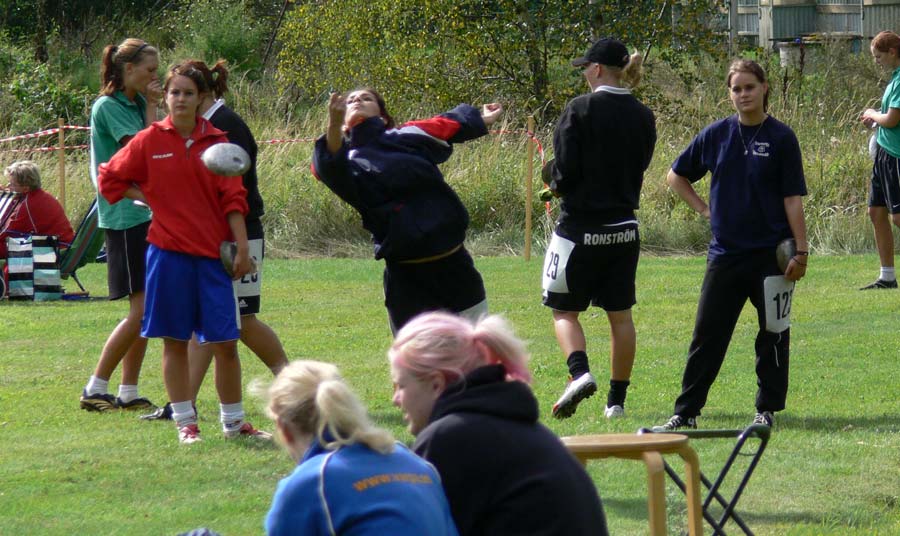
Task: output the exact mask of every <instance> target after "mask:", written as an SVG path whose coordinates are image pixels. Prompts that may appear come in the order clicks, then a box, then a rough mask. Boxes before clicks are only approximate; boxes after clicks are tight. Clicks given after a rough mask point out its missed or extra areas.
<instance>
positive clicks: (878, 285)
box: [859, 278, 897, 290]
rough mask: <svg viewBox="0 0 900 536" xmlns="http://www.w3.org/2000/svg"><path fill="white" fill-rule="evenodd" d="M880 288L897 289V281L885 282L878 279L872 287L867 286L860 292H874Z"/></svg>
mask: <svg viewBox="0 0 900 536" xmlns="http://www.w3.org/2000/svg"><path fill="white" fill-rule="evenodd" d="M880 288H897V280H896V279H895V280H893V281H885V280H884V279H881V278H879V279H876V280H875V282H874V283H872V284H871V285H866V286H864V287H862V288H860V289H859V290H874V289H880Z"/></svg>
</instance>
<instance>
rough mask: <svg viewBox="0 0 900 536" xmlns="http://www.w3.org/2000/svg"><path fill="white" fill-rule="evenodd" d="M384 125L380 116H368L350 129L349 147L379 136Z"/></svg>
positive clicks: (363, 143) (358, 145)
mask: <svg viewBox="0 0 900 536" xmlns="http://www.w3.org/2000/svg"><path fill="white" fill-rule="evenodd" d="M385 130H386V127H385V126H384V120H383V119H382V118H381V117H369V118H368V119H366V120H364V121H363V122H362V123H359V124H358V125H356V126H355V127H353V128H351V129H350V147H361V146H363V145H366V144H367V143H369V142H370V141H372V140H373V139H375V138H377V137H378V136H380V135H381V134H382V133H383V132H384V131H385Z"/></svg>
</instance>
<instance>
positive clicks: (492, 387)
mask: <svg viewBox="0 0 900 536" xmlns="http://www.w3.org/2000/svg"><path fill="white" fill-rule="evenodd" d="M413 450H414V451H415V452H416V453H417V454H419V455H420V456H422V457H423V458H425V459H426V460H428V461H430V462H431V463H432V464H434V466H435V467H437V470H438V472H439V473H440V475H441V481H442V482H443V484H444V490H445V491H446V493H447V499H448V500H449V501H450V510H451V512H452V513H453V518H454V519H455V520H456V526H457V528H458V529H459V533H460V534H461V535H462V536H475V535H482V534H483V535H497V534H503V535H507V536H512V535H517V534H528V535H531V536H538V535H547V536H550V535H563V534H564V535H573V536H578V535H582V534H583V535H587V534H590V535H597V534H607V528H606V518H605V516H604V513H603V507H602V505H601V503H600V497H599V496H598V495H597V489H596V487H595V486H594V483H593V482H592V481H591V479H590V477H589V476H588V475H587V473H586V472H585V470H584V468H583V467H582V465H581V464H580V463H579V462H578V461H577V460H576V459H575V458H574V457H573V456H572V455H571V454H570V453H569V452H568V450H566V448H565V446H564V445H563V444H562V442H561V441H560V440H559V438H558V437H556V435H554V434H553V432H551V431H550V430H549V429H547V428H546V427H545V426H543V425H542V424H540V423H539V422H538V404H537V399H535V397H534V395H533V394H532V392H531V389H530V388H529V387H528V386H527V385H526V384H525V383H522V382H519V381H506V369H505V368H504V367H503V366H502V365H489V366H484V367H481V368H478V369H475V370H474V371H472V372H471V373H469V374H468V375H467V376H466V377H465V378H463V379H462V380H460V381H459V382H456V383H454V384H452V385H450V386H449V387H447V389H446V390H445V391H444V393H443V394H441V396H440V398H438V400H437V401H436V402H435V405H434V409H433V410H432V414H431V418H430V420H429V424H428V426H426V427H425V429H424V430H422V432H421V433H420V434H419V436H418V437H417V438H416V442H415V444H414V445H413Z"/></svg>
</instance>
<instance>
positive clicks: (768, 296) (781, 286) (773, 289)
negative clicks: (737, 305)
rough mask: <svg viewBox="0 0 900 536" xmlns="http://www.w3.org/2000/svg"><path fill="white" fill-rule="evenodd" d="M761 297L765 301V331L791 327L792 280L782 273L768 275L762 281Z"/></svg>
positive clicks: (777, 331) (774, 331) (779, 331)
mask: <svg viewBox="0 0 900 536" xmlns="http://www.w3.org/2000/svg"><path fill="white" fill-rule="evenodd" d="M763 297H764V299H765V301H766V331H768V332H769V333H781V332H782V331H784V330H786V329H787V328H789V327H791V304H792V302H793V298H794V282H793V281H788V279H787V278H786V277H784V276H783V275H773V276H769V277H767V278H766V279H765V281H764V282H763Z"/></svg>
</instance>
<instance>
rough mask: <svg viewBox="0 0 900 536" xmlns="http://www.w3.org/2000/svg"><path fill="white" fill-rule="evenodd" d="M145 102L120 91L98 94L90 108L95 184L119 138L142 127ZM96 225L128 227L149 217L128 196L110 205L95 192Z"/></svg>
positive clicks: (92, 173)
mask: <svg viewBox="0 0 900 536" xmlns="http://www.w3.org/2000/svg"><path fill="white" fill-rule="evenodd" d="M146 109H147V101H146V99H144V96H143V95H140V94H138V95H137V97H136V98H135V99H134V101H133V102H132V101H130V100H128V97H126V96H125V94H124V93H122V92H121V91H116V92H115V93H113V94H112V95H110V96H102V97H100V98H99V99H97V100H96V101H94V105H93V106H92V107H91V180H92V181H93V182H94V188H96V187H97V173H98V172H97V168H98V167H99V166H100V164H103V163H105V162H108V161H109V159H110V158H112V156H113V155H114V154H116V152H118V151H119V149H121V148H122V144H121V140H122V138H124V137H126V136H134V135H135V134H137V133H138V132H140V131H141V130H143V129H144V114H145V110H146ZM97 203H98V216H99V225H100V227H101V228H103V229H119V230H121V229H129V228H131V227H134V226H135V225H138V224H141V223H144V222H146V221H149V220H150V211H149V210H147V209H146V208H145V207H139V206H135V205H134V203H133V202H132V201H131V199H123V200H121V201H119V202H118V203H115V204H114V205H110V204H109V203H108V202H107V201H106V199H104V198H103V196H102V195H100V194H99V193H98V194H97Z"/></svg>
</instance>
